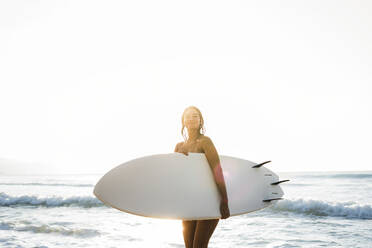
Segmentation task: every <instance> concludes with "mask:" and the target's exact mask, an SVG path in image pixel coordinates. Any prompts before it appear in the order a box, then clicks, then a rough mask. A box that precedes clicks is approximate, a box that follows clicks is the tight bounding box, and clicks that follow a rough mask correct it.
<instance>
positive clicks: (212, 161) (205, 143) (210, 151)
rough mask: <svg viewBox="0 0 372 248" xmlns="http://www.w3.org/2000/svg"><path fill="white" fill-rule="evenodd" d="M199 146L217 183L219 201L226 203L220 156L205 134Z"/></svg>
mask: <svg viewBox="0 0 372 248" xmlns="http://www.w3.org/2000/svg"><path fill="white" fill-rule="evenodd" d="M201 146H202V148H203V150H204V153H205V157H206V158H207V160H208V163H209V166H210V167H211V169H212V172H213V176H214V179H215V182H216V184H217V188H218V190H219V192H220V195H221V201H222V202H226V203H227V202H228V199H227V192H226V185H225V180H224V177H223V173H222V167H221V163H220V158H219V156H218V153H217V150H216V148H215V147H214V144H213V142H212V140H211V139H210V138H209V137H207V136H205V137H204V138H203V139H202V142H201Z"/></svg>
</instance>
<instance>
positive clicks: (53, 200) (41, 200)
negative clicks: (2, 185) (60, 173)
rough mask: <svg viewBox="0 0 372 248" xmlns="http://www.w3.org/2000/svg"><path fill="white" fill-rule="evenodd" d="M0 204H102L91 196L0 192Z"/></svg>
mask: <svg viewBox="0 0 372 248" xmlns="http://www.w3.org/2000/svg"><path fill="white" fill-rule="evenodd" d="M0 206H2V207H9V206H43V207H65V206H67V207H68V206H75V207H82V208H92V207H102V206H104V204H103V203H102V202H101V201H100V200H98V199H97V198H95V197H92V196H71V197H66V198H64V197H60V196H48V197H40V196H34V195H22V196H10V195H7V194H5V193H3V192H1V193H0Z"/></svg>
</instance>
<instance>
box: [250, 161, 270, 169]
mask: <svg viewBox="0 0 372 248" xmlns="http://www.w3.org/2000/svg"><path fill="white" fill-rule="evenodd" d="M270 162H271V161H266V162H263V163H261V164H256V165H254V166H252V168H260V167H261V166H262V165H264V164H267V163H270Z"/></svg>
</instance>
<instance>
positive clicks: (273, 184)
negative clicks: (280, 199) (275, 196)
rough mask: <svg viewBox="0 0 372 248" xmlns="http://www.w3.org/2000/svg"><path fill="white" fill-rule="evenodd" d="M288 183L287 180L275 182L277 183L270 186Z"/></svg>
mask: <svg viewBox="0 0 372 248" xmlns="http://www.w3.org/2000/svg"><path fill="white" fill-rule="evenodd" d="M288 181H289V180H282V181H277V182H274V183H272V184H271V185H278V184H279V183H284V182H288Z"/></svg>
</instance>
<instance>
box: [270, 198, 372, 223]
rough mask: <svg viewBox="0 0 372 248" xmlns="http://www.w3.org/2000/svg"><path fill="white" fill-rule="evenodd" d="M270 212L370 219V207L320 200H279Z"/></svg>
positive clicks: (371, 213)
mask: <svg viewBox="0 0 372 248" xmlns="http://www.w3.org/2000/svg"><path fill="white" fill-rule="evenodd" d="M270 209H271V210H274V211H286V212H293V213H300V214H306V215H316V216H334V217H345V218H357V219H372V206H371V205H361V204H357V203H355V202H335V203H332V202H326V201H321V200H311V199H309V200H304V199H296V200H288V199H284V200H280V201H278V202H276V203H275V204H274V205H273V206H272V207H270Z"/></svg>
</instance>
